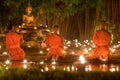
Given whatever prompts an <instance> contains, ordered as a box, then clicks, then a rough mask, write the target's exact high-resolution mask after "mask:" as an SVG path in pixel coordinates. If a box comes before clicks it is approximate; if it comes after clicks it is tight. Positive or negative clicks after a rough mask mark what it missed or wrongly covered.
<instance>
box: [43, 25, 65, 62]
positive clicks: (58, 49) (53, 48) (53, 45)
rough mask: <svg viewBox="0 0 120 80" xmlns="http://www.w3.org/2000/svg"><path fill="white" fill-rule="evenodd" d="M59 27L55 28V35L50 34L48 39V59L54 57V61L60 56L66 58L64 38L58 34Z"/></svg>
mask: <svg viewBox="0 0 120 80" xmlns="http://www.w3.org/2000/svg"><path fill="white" fill-rule="evenodd" d="M57 32H58V26H55V27H54V30H53V33H52V34H50V35H49V36H48V37H47V39H46V41H45V42H46V44H47V45H48V46H49V48H50V50H49V51H48V53H47V57H49V56H52V59H54V60H57V59H58V56H63V57H65V56H66V54H65V53H64V51H63V49H62V46H63V38H62V37H61V36H60V35H59V34H58V33H57Z"/></svg>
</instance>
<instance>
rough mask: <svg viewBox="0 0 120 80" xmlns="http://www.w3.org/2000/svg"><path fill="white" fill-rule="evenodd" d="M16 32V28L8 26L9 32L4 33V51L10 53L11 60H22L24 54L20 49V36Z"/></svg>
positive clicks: (17, 30)
mask: <svg viewBox="0 0 120 80" xmlns="http://www.w3.org/2000/svg"><path fill="white" fill-rule="evenodd" d="M12 27H13V28H12ZM17 32H19V28H18V27H17V26H10V28H9V32H8V33H6V49H7V50H8V51H9V53H10V56H11V60H22V59H23V58H25V52H24V50H23V49H22V48H20V43H21V40H22V36H21V35H20V34H18V33H17Z"/></svg>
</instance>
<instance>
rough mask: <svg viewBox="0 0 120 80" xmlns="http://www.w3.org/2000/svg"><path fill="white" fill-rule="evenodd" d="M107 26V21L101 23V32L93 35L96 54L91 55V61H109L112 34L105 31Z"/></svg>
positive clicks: (98, 31)
mask: <svg viewBox="0 0 120 80" xmlns="http://www.w3.org/2000/svg"><path fill="white" fill-rule="evenodd" d="M105 26H106V23H105V21H101V24H100V30H97V31H96V32H95V33H94V35H93V43H94V44H95V46H96V48H95V52H94V53H93V54H91V55H90V59H99V60H101V61H108V59H109V55H110V50H109V45H110V41H111V36H110V33H109V32H108V31H107V30H105Z"/></svg>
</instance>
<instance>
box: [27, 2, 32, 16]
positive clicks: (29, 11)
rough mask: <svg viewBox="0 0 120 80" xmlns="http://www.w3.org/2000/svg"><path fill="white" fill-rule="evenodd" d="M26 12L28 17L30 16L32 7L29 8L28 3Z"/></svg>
mask: <svg viewBox="0 0 120 80" xmlns="http://www.w3.org/2000/svg"><path fill="white" fill-rule="evenodd" d="M26 12H27V14H28V15H30V14H31V12H32V7H31V6H30V3H28V6H27V7H26Z"/></svg>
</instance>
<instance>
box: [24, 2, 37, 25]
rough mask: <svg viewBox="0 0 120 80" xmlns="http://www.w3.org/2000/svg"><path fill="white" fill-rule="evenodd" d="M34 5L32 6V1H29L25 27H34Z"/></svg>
mask: <svg viewBox="0 0 120 80" xmlns="http://www.w3.org/2000/svg"><path fill="white" fill-rule="evenodd" d="M31 12H32V7H31V6H30V3H28V6H27V8H26V13H27V14H24V15H23V27H34V26H35V21H34V16H33V15H31Z"/></svg>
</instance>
